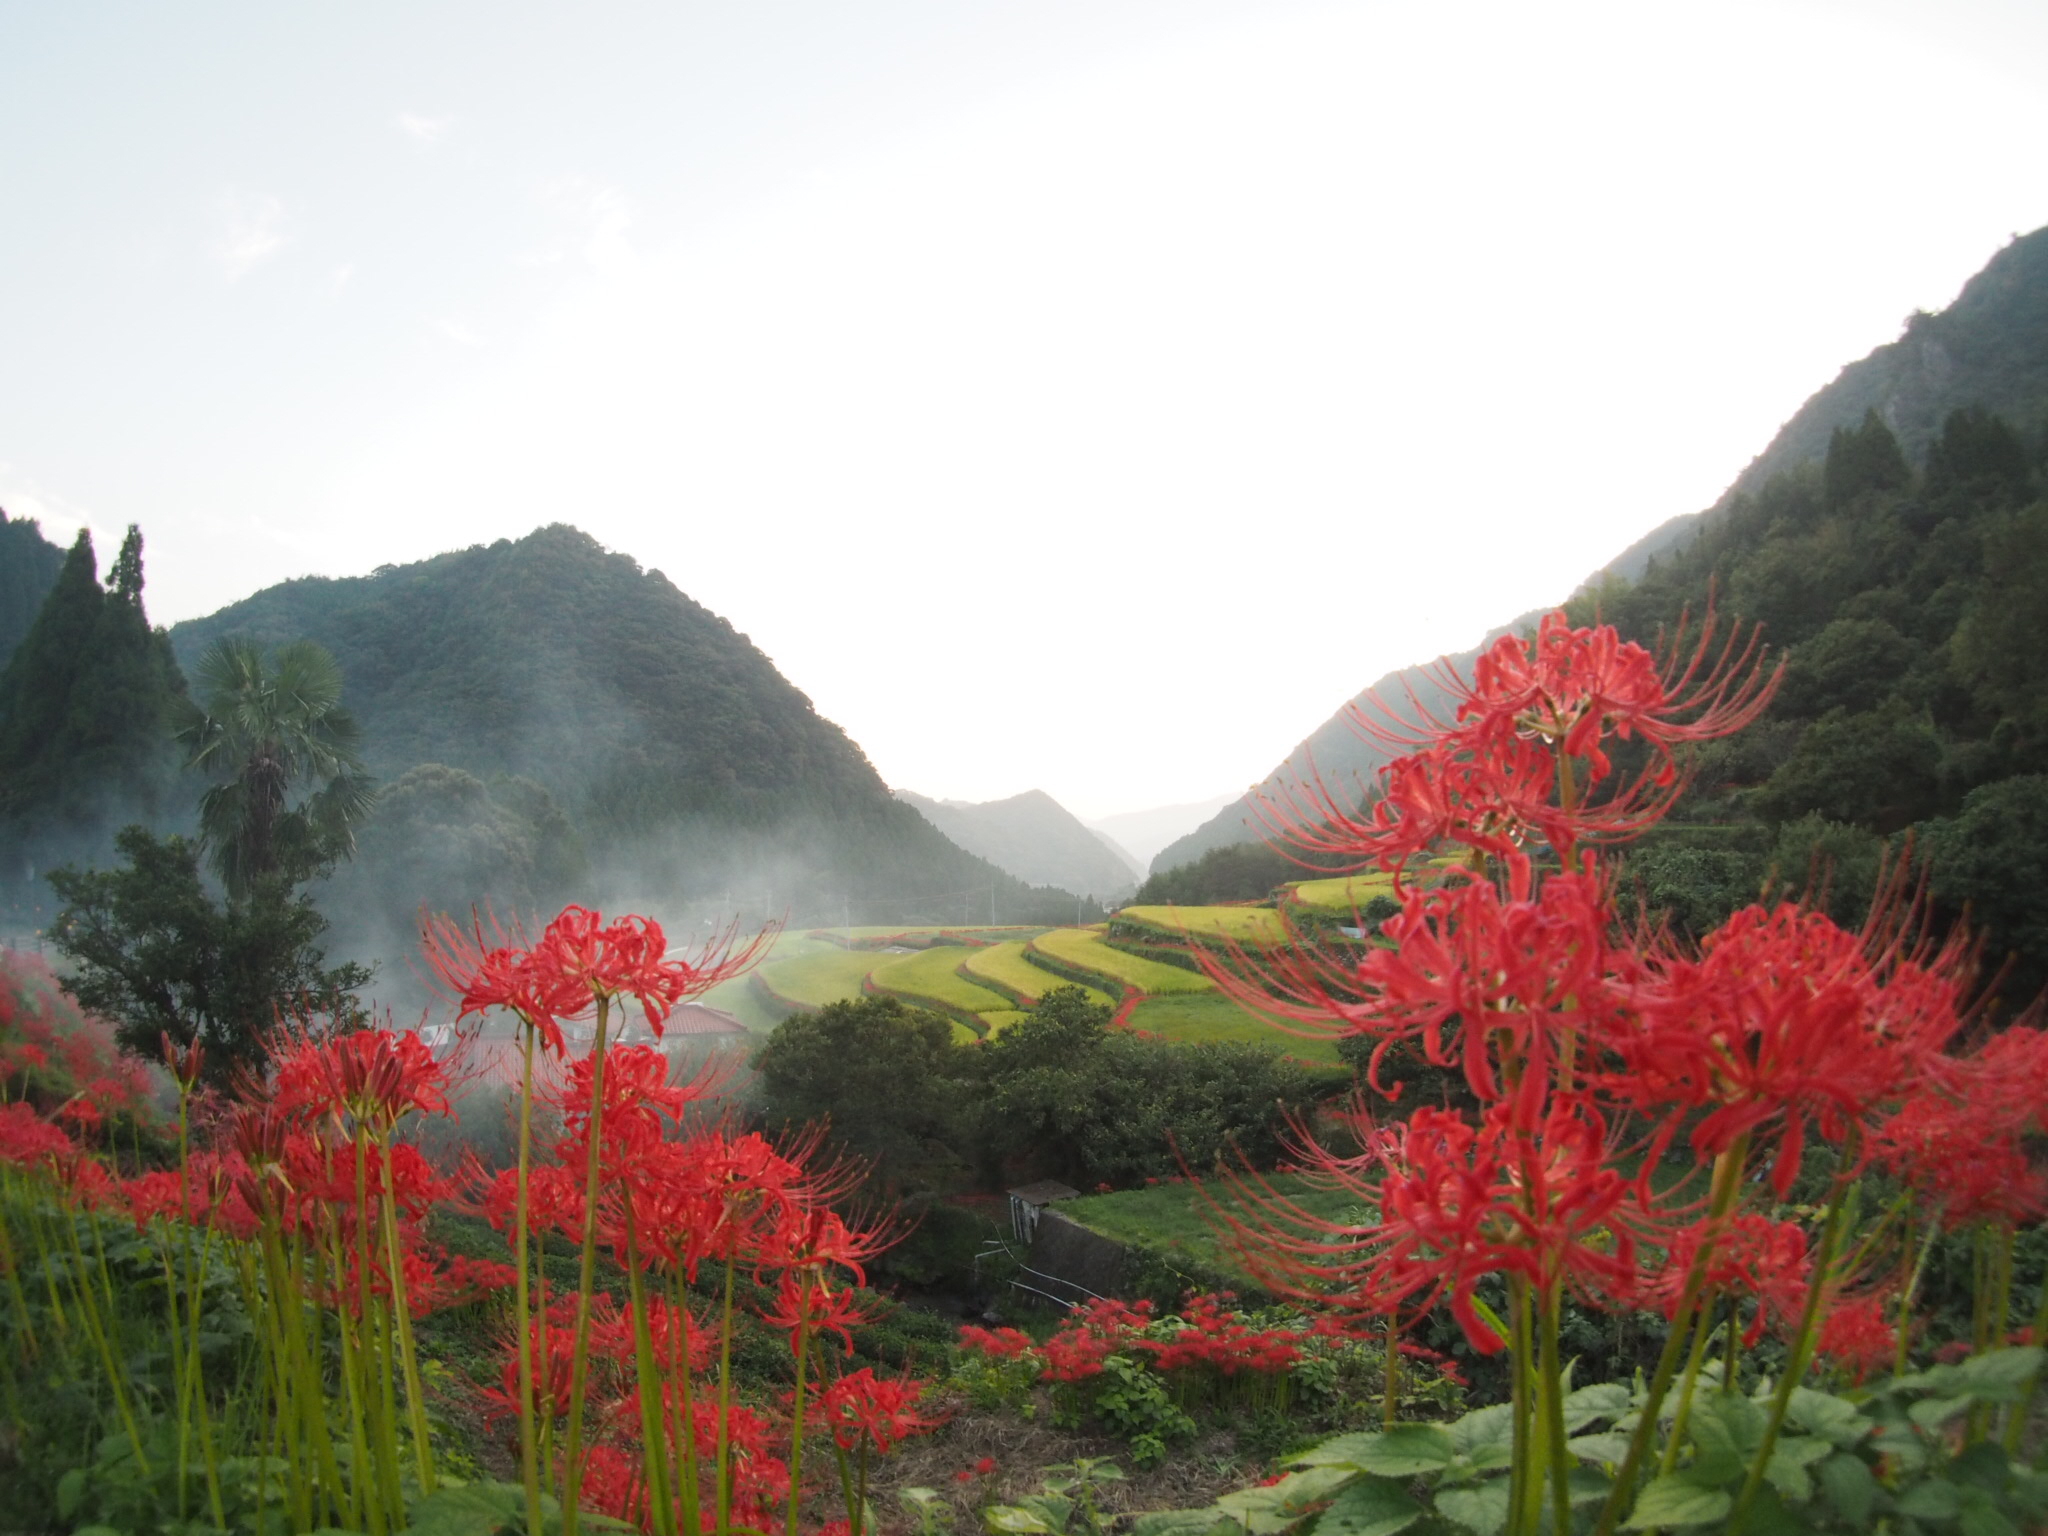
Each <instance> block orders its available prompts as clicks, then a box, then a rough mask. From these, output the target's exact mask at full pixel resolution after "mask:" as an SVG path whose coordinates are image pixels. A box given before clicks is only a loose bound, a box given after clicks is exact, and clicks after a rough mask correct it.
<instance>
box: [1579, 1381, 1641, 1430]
mask: <svg viewBox="0 0 2048 1536" xmlns="http://www.w3.org/2000/svg"><path fill="white" fill-rule="evenodd" d="M1630 1401H1631V1399H1630V1397H1629V1391H1628V1388H1627V1387H1624V1386H1623V1385H1622V1384H1621V1383H1620V1382H1618V1381H1600V1382H1595V1383H1594V1384H1593V1385H1592V1386H1590V1387H1580V1388H1579V1389H1578V1390H1577V1391H1576V1392H1574V1393H1572V1394H1571V1396H1569V1397H1567V1398H1566V1399H1565V1400H1564V1427H1565V1428H1566V1429H1572V1430H1576V1429H1584V1428H1585V1427H1586V1426H1587V1425H1588V1424H1591V1423H1592V1422H1594V1420H1596V1419H1618V1418H1620V1417H1621V1416H1622V1415H1623V1414H1624V1413H1627V1412H1628V1410H1629V1404H1630Z"/></svg>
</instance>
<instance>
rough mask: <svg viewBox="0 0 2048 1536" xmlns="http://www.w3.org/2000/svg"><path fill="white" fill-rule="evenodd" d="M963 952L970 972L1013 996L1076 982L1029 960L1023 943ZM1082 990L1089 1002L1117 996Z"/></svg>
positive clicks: (1105, 1003)
mask: <svg viewBox="0 0 2048 1536" xmlns="http://www.w3.org/2000/svg"><path fill="white" fill-rule="evenodd" d="M961 953H962V955H963V956H964V958H963V960H962V961H961V963H962V964H963V965H965V966H966V967H967V971H968V974H969V975H970V976H972V977H974V978H975V979H976V980H977V981H980V982H983V983H984V984H986V985H987V986H988V987H989V988H990V989H991V990H993V991H996V992H1001V993H1003V994H1005V995H1006V996H1009V997H1011V998H1012V999H1017V998H1025V997H1028V998H1032V999H1037V998H1041V997H1043V996H1045V994H1046V993H1048V992H1050V991H1051V990H1052V989H1053V988H1054V987H1069V986H1072V985H1074V983H1072V982H1070V981H1065V980H1062V979H1061V978H1060V977H1058V976H1055V975H1053V973H1052V972H1051V971H1048V970H1047V969H1045V967H1044V966H1042V965H1033V964H1032V963H1031V962H1030V961H1029V960H1026V959H1025V958H1024V946H1023V944H1021V943H1016V942H1012V943H1009V944H992V945H990V946H989V947H988V948H986V949H969V950H963V951H961ZM1083 990H1085V991H1086V992H1087V994H1088V1001H1089V1002H1091V1003H1100V1004H1102V1005H1103V1006H1104V1007H1114V1006H1115V1003H1116V1000H1115V999H1114V998H1112V997H1111V996H1110V995H1109V994H1108V993H1107V992H1102V991H1098V990H1097V989H1096V988H1094V987H1087V988H1084V989H1083Z"/></svg>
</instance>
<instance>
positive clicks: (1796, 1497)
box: [1764, 1449, 1813, 1504]
mask: <svg viewBox="0 0 2048 1536" xmlns="http://www.w3.org/2000/svg"><path fill="white" fill-rule="evenodd" d="M1764 1480H1765V1481H1766V1482H1768V1483H1769V1484H1770V1485H1771V1486H1772V1487H1773V1488H1775V1489H1777V1490H1778V1492H1780V1493H1782V1494H1783V1495H1784V1496H1785V1497H1786V1498H1788V1499H1790V1500H1791V1501H1792V1502H1793V1503H1794V1504H1804V1503H1805V1502H1806V1501H1807V1500H1808V1499H1810V1498H1812V1497H1813V1479H1812V1478H1811V1477H1808V1476H1807V1475H1806V1468H1805V1467H1803V1466H1801V1465H1800V1464H1799V1463H1798V1462H1796V1461H1792V1460H1789V1459H1787V1458H1786V1457H1783V1456H1780V1455H1779V1454H1778V1453H1777V1451H1776V1450H1775V1449H1774V1450H1772V1452H1771V1459H1770V1462H1769V1464H1768V1465H1766V1466H1765V1468H1764Z"/></svg>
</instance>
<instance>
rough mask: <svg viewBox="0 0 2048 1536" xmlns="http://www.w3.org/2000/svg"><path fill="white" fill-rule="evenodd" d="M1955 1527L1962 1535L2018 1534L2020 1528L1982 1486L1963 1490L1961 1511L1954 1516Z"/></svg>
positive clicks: (2006, 1535)
mask: <svg viewBox="0 0 2048 1536" xmlns="http://www.w3.org/2000/svg"><path fill="white" fill-rule="evenodd" d="M1956 1529H1957V1530H1959V1531H1961V1532H1962V1533H1963V1536H2020V1528H2019V1527H2018V1526H2016V1525H2014V1524H2013V1523H2012V1521H2011V1520H2009V1519H2007V1518H2006V1514H2005V1511H2004V1510H2002V1509H2000V1508H1999V1507H1998V1501H1997V1500H1996V1499H1994V1498H1993V1497H1992V1496H1991V1495H1990V1494H1989V1493H1987V1492H1985V1491H1984V1490H1983V1489H1982V1488H1965V1489H1964V1490H1963V1512H1962V1514H1961V1515H1959V1516H1958V1517H1957V1518H1956Z"/></svg>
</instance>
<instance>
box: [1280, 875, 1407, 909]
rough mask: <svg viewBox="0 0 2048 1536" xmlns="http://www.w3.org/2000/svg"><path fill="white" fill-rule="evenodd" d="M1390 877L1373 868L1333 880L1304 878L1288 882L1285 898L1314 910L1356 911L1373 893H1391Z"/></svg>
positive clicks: (1381, 894) (1369, 899) (1391, 879)
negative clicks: (1363, 872) (1300, 880)
mask: <svg viewBox="0 0 2048 1536" xmlns="http://www.w3.org/2000/svg"><path fill="white" fill-rule="evenodd" d="M1393 894H1394V877H1393V876H1392V875H1389V874H1382V873H1380V872H1378V871H1374V872H1373V873H1370V874H1363V875H1350V876H1342V877H1339V878H1338V879H1335V880H1304V881H1302V882H1301V883H1300V884H1299V885H1293V886H1289V887H1288V889H1287V900H1288V901H1290V902H1291V903H1293V904H1294V905H1296V906H1301V907H1307V908H1308V909H1309V910H1311V911H1314V912H1340V913H1351V912H1356V911H1357V910H1358V909H1359V908H1360V907H1363V906H1364V905H1365V904H1366V903H1367V902H1369V901H1371V900H1372V899H1373V897H1375V896H1392V895H1393Z"/></svg>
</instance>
